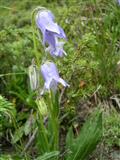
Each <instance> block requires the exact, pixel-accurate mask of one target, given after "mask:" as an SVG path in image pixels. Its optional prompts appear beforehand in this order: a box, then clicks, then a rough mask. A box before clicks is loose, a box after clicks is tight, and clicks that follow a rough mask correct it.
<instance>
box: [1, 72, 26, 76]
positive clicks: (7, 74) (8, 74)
mask: <svg viewBox="0 0 120 160" xmlns="http://www.w3.org/2000/svg"><path fill="white" fill-rule="evenodd" d="M21 74H26V73H25V72H21V73H6V74H0V77H4V76H12V75H21Z"/></svg>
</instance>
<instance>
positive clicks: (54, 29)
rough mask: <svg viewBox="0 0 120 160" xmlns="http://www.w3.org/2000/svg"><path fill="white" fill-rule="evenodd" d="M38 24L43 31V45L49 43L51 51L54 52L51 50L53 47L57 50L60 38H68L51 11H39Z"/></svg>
mask: <svg viewBox="0 0 120 160" xmlns="http://www.w3.org/2000/svg"><path fill="white" fill-rule="evenodd" d="M36 24H37V27H38V28H39V29H40V30H41V32H42V35H43V45H44V46H45V45H46V44H48V45H49V46H48V47H49V48H50V50H49V51H50V52H52V51H51V50H53V48H54V49H55V50H57V47H58V43H57V41H58V38H63V39H66V35H65V32H64V30H63V29H62V28H61V27H60V26H59V25H58V24H57V23H55V22H54V15H53V14H52V13H51V12H50V11H48V10H43V11H39V12H38V13H37V15H36ZM61 51H62V50H61ZM51 55H52V54H51Z"/></svg>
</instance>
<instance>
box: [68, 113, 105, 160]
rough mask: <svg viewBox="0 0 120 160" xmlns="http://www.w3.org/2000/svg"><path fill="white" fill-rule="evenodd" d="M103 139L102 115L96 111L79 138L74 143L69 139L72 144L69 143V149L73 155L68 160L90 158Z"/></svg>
mask: <svg viewBox="0 0 120 160" xmlns="http://www.w3.org/2000/svg"><path fill="white" fill-rule="evenodd" d="M68 133H69V132H68ZM69 134H70V133H69ZM67 137H68V135H67ZM101 137H102V113H101V112H98V111H96V112H95V113H93V114H92V115H91V117H90V118H89V119H88V120H87V121H86V123H85V124H84V126H83V128H82V129H81V131H80V134H79V136H78V137H77V138H74V139H73V140H72V142H71V139H70V138H69V141H70V142H67V148H68V149H70V151H71V154H69V155H68V156H67V160H85V159H86V158H88V156H89V155H90V154H91V153H92V152H93V150H94V149H95V148H96V146H97V144H98V142H99V141H100V139H101ZM67 141H68V139H67Z"/></svg>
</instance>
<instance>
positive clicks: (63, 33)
mask: <svg viewBox="0 0 120 160" xmlns="http://www.w3.org/2000/svg"><path fill="white" fill-rule="evenodd" d="M59 31H60V34H59V35H58V37H60V38H64V39H67V37H66V34H65V32H64V30H63V29H62V28H61V27H60V26H59Z"/></svg>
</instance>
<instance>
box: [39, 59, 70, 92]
mask: <svg viewBox="0 0 120 160" xmlns="http://www.w3.org/2000/svg"><path fill="white" fill-rule="evenodd" d="M41 73H42V76H43V78H44V80H45V84H44V89H47V90H50V89H52V90H56V89H57V85H58V83H61V84H62V85H63V86H64V87H67V86H69V85H68V84H67V83H66V82H65V81H64V80H63V79H62V78H60V76H59V73H58V70H57V67H56V65H55V64H54V63H53V62H46V63H44V64H43V65H42V66H41Z"/></svg>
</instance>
